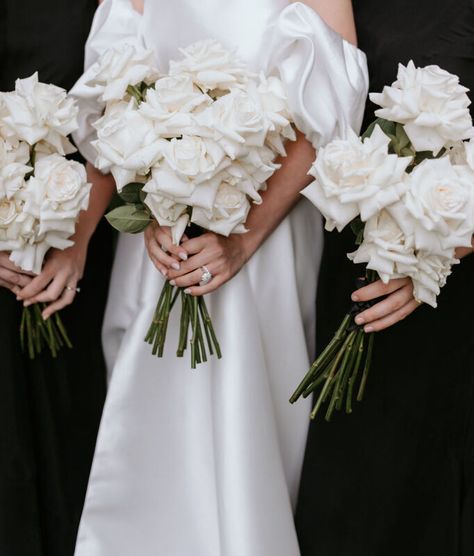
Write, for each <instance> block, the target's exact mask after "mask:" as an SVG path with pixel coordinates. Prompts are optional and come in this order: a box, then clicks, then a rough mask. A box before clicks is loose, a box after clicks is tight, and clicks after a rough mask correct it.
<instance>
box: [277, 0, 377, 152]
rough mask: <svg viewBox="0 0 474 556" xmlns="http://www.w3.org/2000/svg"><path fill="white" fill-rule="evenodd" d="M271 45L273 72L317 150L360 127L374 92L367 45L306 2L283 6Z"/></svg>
mask: <svg viewBox="0 0 474 556" xmlns="http://www.w3.org/2000/svg"><path fill="white" fill-rule="evenodd" d="M267 45H268V46H267V52H268V53H269V59H268V61H267V69H268V72H269V73H270V72H275V71H276V72H278V73H279V74H280V77H281V79H282V80H283V82H284V84H285V86H286V90H287V94H288V98H289V105H290V111H291V113H292V116H293V118H294V121H295V123H296V126H297V127H298V129H299V130H300V131H302V132H303V133H304V134H305V135H306V137H307V138H308V139H309V140H310V141H311V143H312V144H313V146H314V147H315V149H318V148H319V147H321V146H324V145H325V144H327V143H328V142H329V141H331V140H332V139H334V138H336V137H338V138H344V137H346V135H347V131H348V129H350V128H352V129H354V130H355V131H356V132H358V131H359V129H360V126H361V123H362V118H363V115H364V107H365V102H366V99H367V92H368V73H367V60H366V56H365V54H364V53H363V52H362V51H361V50H359V49H358V48H356V47H355V46H354V45H352V44H350V43H349V42H347V41H346V40H344V39H343V38H342V37H341V36H340V35H339V34H338V33H336V32H335V31H334V30H333V29H331V28H330V27H329V26H328V25H327V24H326V23H325V22H324V21H323V19H322V18H321V17H320V16H319V15H318V14H317V13H316V12H315V11H314V10H312V9H311V8H310V7H309V6H306V5H305V4H302V3H301V2H297V3H295V4H290V5H289V6H287V7H286V8H285V9H284V10H282V12H281V14H280V16H279V17H278V19H277V20H276V22H275V24H274V25H273V26H272V28H271V29H269V30H268V41H267Z"/></svg>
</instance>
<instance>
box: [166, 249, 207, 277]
mask: <svg viewBox="0 0 474 556" xmlns="http://www.w3.org/2000/svg"><path fill="white" fill-rule="evenodd" d="M211 263H212V260H209V253H207V252H206V250H204V251H201V252H199V253H198V254H197V255H194V256H193V257H190V258H189V259H188V260H187V261H184V262H182V263H181V268H180V270H170V271H169V273H168V278H169V279H170V280H173V279H177V278H179V277H180V276H185V275H186V274H189V273H190V272H194V271H195V270H199V269H201V268H202V267H203V266H209V264H211ZM200 272H201V271H200Z"/></svg>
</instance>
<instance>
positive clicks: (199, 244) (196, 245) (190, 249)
mask: <svg viewBox="0 0 474 556" xmlns="http://www.w3.org/2000/svg"><path fill="white" fill-rule="evenodd" d="M210 235H211V234H203V235H202V236H198V237H193V238H192V239H188V241H184V242H183V243H182V244H181V245H182V246H183V248H184V249H186V253H187V254H188V255H196V254H197V253H199V252H200V251H202V250H203V249H204V248H205V247H206V246H207V245H208V243H209V236H210Z"/></svg>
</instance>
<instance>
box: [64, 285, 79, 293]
mask: <svg viewBox="0 0 474 556" xmlns="http://www.w3.org/2000/svg"><path fill="white" fill-rule="evenodd" d="M64 289H65V290H67V291H68V292H76V293H79V292H80V291H81V288H73V287H72V286H66V287H65V288H64Z"/></svg>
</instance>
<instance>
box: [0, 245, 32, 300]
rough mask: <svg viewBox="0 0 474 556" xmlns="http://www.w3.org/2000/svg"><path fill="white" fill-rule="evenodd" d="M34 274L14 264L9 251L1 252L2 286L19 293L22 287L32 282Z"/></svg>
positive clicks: (0, 271)
mask: <svg viewBox="0 0 474 556" xmlns="http://www.w3.org/2000/svg"><path fill="white" fill-rule="evenodd" d="M32 276H33V275H32V274H30V273H28V272H24V271H22V270H21V269H20V268H18V267H17V266H16V265H15V264H13V263H12V262H11V261H10V258H9V254H8V253H7V252H5V251H2V252H0V287H2V288H7V289H9V290H11V291H12V292H13V293H14V294H16V295H18V294H19V293H20V291H21V288H24V287H25V286H27V285H28V284H29V283H30V282H31V280H32Z"/></svg>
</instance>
